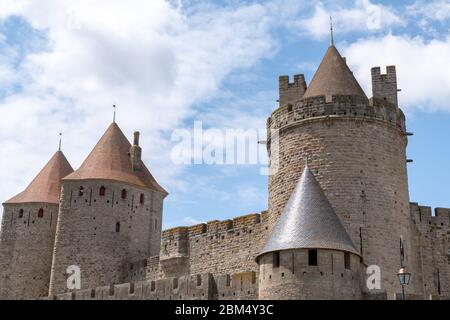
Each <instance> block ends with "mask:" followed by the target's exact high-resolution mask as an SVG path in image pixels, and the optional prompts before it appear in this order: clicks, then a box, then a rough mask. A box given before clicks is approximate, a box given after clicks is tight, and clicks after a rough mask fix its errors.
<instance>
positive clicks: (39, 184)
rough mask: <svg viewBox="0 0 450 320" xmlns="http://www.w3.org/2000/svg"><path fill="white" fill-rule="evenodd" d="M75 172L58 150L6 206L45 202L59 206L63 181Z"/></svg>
mask: <svg viewBox="0 0 450 320" xmlns="http://www.w3.org/2000/svg"><path fill="white" fill-rule="evenodd" d="M71 172H73V169H72V167H71V165H70V164H69V162H68V161H67V159H66V157H65V156H64V154H63V153H62V152H61V151H60V150H58V151H57V152H56V153H55V154H54V155H53V157H52V158H51V159H50V161H49V162H48V163H47V164H46V165H45V167H44V168H43V169H42V170H41V171H40V172H39V174H38V175H37V176H36V177H35V178H34V179H33V181H32V182H31V183H30V184H29V185H28V187H27V188H26V189H25V190H24V191H22V192H21V193H19V194H18V195H16V196H15V197H13V198H11V199H9V200H8V201H6V202H5V204H10V203H26V202H43V203H56V204H59V198H60V194H61V179H62V178H64V177H65V176H67V175H68V174H70V173H71Z"/></svg>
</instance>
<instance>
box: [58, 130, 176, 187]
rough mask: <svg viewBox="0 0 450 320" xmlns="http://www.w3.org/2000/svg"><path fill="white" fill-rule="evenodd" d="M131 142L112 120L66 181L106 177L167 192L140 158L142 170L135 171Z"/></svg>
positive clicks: (106, 178)
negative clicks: (131, 155) (131, 154)
mask: <svg viewBox="0 0 450 320" xmlns="http://www.w3.org/2000/svg"><path fill="white" fill-rule="evenodd" d="M130 147H131V144H130V142H129V141H128V139H127V138H126V137H125V135H124V134H123V132H122V130H120V128H119V126H118V125H117V124H116V123H115V122H113V123H111V125H110V126H109V127H108V129H107V130H106V132H105V133H104V134H103V136H102V137H101V138H100V140H99V141H98V142H97V145H96V146H95V147H94V149H92V151H91V153H90V154H89V155H88V157H87V158H86V160H84V162H83V163H82V164H81V166H80V168H78V170H76V171H75V172H73V173H72V174H70V175H69V176H67V177H65V178H64V180H84V179H105V180H113V181H120V182H125V183H129V184H133V185H136V186H139V187H146V188H150V189H153V190H156V191H160V192H162V193H164V194H167V192H166V190H164V189H163V188H162V187H161V186H160V185H159V184H158V182H156V180H155V178H153V176H152V174H151V173H150V171H149V170H148V169H147V167H146V166H145V165H144V163H143V162H142V160H139V161H141V169H140V170H138V171H133V168H132V163H131V158H130Z"/></svg>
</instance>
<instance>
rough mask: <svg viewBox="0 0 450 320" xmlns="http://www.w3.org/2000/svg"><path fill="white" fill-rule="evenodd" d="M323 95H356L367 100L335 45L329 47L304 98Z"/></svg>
mask: <svg viewBox="0 0 450 320" xmlns="http://www.w3.org/2000/svg"><path fill="white" fill-rule="evenodd" d="M322 95H328V96H330V95H356V96H362V97H366V98H367V96H366V94H365V93H364V91H363V89H362V88H361V86H360V85H359V83H358V81H356V79H355V77H354V76H353V73H352V72H351V70H350V69H349V67H348V66H347V63H346V61H345V59H344V58H342V57H341V55H340V53H339V51H338V50H337V49H336V47H335V46H334V45H333V44H332V45H330V46H329V47H328V50H327V52H326V53H325V56H324V57H323V59H322V62H321V63H320V65H319V68H318V69H317V71H316V73H315V74H314V77H313V78H312V80H311V83H310V84H309V86H308V89H306V92H305V95H304V96H303V98H309V97H314V96H322Z"/></svg>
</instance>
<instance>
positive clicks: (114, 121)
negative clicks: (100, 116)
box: [113, 104, 116, 123]
mask: <svg viewBox="0 0 450 320" xmlns="http://www.w3.org/2000/svg"><path fill="white" fill-rule="evenodd" d="M113 108H114V112H113V123H116V105H115V104H113Z"/></svg>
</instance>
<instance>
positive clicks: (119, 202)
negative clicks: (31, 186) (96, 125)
mask: <svg viewBox="0 0 450 320" xmlns="http://www.w3.org/2000/svg"><path fill="white" fill-rule="evenodd" d="M166 196H167V192H166V191H165V190H164V189H163V188H162V187H161V186H160V185H159V184H158V183H157V182H156V180H155V179H154V178H153V176H152V175H151V173H150V172H149V170H148V169H147V168H146V166H145V165H144V163H143V162H142V160H141V148H140V147H139V133H138V132H136V133H135V135H134V143H133V145H131V144H130V143H129V142H128V140H127V139H126V137H125V136H124V134H123V133H122V131H121V130H120V128H119V127H118V126H117V124H116V123H112V124H111V125H110V126H109V128H108V129H107V130H106V132H105V133H104V134H103V136H102V137H101V139H100V140H99V142H98V143H97V145H96V146H95V147H94V149H93V150H92V151H91V153H90V154H89V156H88V157H87V158H86V160H85V161H84V162H83V164H82V165H81V167H80V168H79V169H78V170H76V171H75V172H74V173H72V174H71V175H69V176H67V177H66V178H65V179H63V181H62V191H61V207H60V211H59V218H58V225H57V230H56V239H55V251H54V257H53V265H52V273H51V281H50V295H54V294H58V293H63V292H67V291H70V290H72V289H77V288H76V287H71V288H68V286H67V279H68V277H69V275H70V274H68V273H67V272H68V268H69V267H70V266H76V267H79V270H80V276H81V278H80V280H81V289H86V288H95V287H98V286H105V285H112V284H119V283H122V282H126V281H127V280H126V279H127V278H128V277H129V275H130V274H132V273H133V272H135V271H133V270H131V268H132V265H131V264H133V263H136V262H141V261H143V260H145V259H147V258H148V257H150V256H153V255H158V254H159V249H160V241H161V219H162V206H163V199H164V198H165V197H166Z"/></svg>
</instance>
